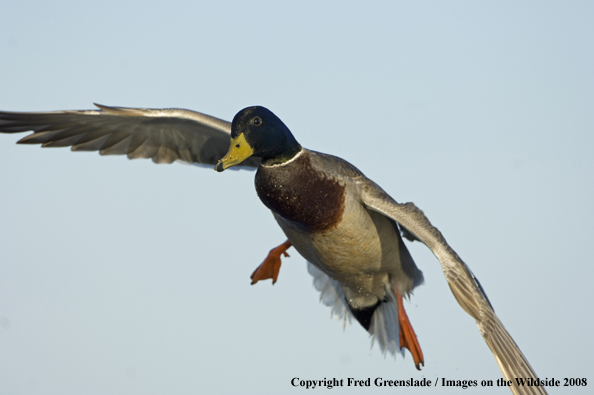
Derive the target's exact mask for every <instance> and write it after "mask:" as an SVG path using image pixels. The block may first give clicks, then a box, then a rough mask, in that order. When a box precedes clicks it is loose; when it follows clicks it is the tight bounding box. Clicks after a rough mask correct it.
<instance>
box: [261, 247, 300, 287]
mask: <svg viewBox="0 0 594 395" xmlns="http://www.w3.org/2000/svg"><path fill="white" fill-rule="evenodd" d="M292 245H293V244H292V243H291V242H290V241H289V240H287V241H285V242H284V243H283V244H281V245H279V246H278V247H275V248H273V249H272V250H270V252H269V253H268V256H267V257H266V259H264V262H262V264H261V265H260V266H258V268H257V269H256V270H254V272H253V273H252V276H251V277H250V278H251V279H252V285H254V284H255V283H257V282H258V281H260V280H266V279H268V278H271V279H272V284H274V283H275V282H276V280H277V279H278V272H279V271H280V267H281V255H284V256H286V257H288V256H289V254H287V250H288V249H289V248H290V247H291V246H292Z"/></svg>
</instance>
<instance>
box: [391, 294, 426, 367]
mask: <svg viewBox="0 0 594 395" xmlns="http://www.w3.org/2000/svg"><path fill="white" fill-rule="evenodd" d="M395 291H396V290H395ZM396 297H397V298H398V323H399V327H400V348H401V349H402V348H403V347H404V348H406V349H407V350H408V351H410V353H411V354H412V357H413V360H414V362H415V366H416V367H417V369H418V370H421V365H423V366H425V359H424V358H423V351H421V346H420V345H419V341H418V340H417V335H416V334H415V331H414V330H413V328H412V325H411V324H410V321H409V320H408V315H407V314H406V311H404V305H403V304H402V295H400V292H398V291H396Z"/></svg>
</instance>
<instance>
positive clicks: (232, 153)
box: [215, 133, 254, 172]
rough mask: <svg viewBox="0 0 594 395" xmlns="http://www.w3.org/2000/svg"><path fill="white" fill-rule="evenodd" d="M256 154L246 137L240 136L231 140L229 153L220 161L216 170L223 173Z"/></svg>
mask: <svg viewBox="0 0 594 395" xmlns="http://www.w3.org/2000/svg"><path fill="white" fill-rule="evenodd" d="M253 154H254V150H253V148H252V147H250V145H249V144H248V142H247V141H246V140H245V136H244V135H243V133H242V134H240V135H239V136H237V137H236V138H232V139H231V145H230V146H229V152H227V155H225V156H223V158H222V159H221V160H219V161H218V163H217V165H216V166H215V170H216V171H218V172H221V171H223V170H225V169H227V168H229V167H231V166H235V165H238V164H240V163H241V162H243V161H244V160H246V159H247V158H249V157H250V156H252V155H253Z"/></svg>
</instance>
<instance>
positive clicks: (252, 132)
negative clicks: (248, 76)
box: [215, 106, 301, 171]
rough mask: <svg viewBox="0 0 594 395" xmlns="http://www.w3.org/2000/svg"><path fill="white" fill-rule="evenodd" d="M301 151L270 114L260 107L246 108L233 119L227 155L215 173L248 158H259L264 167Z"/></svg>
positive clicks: (276, 119)
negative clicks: (264, 164)
mask: <svg viewBox="0 0 594 395" xmlns="http://www.w3.org/2000/svg"><path fill="white" fill-rule="evenodd" d="M300 150H301V146H300V145H299V143H298V142H297V140H295V137H293V135H292V134H291V131H290V130H289V128H287V126H285V124H284V123H283V121H281V120H280V119H279V118H278V117H277V116H276V115H274V114H273V113H272V111H270V110H269V109H267V108H264V107H260V106H254V107H248V108H244V109H243V110H241V111H240V112H238V113H237V115H235V118H233V123H232V124H231V146H230V147H229V152H227V155H225V156H224V157H223V158H222V159H221V160H220V161H219V163H217V165H216V166H215V170H216V171H223V170H225V169H227V168H229V167H231V166H235V165H238V164H240V163H241V162H243V161H244V160H246V159H247V158H249V157H250V156H257V157H260V158H262V160H263V162H265V163H267V164H274V163H283V162H285V161H287V160H289V159H291V158H293V157H294V156H295V155H297V153H298V152H299V151H300Z"/></svg>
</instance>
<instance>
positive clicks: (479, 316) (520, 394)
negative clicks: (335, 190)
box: [362, 180, 546, 395]
mask: <svg viewBox="0 0 594 395" xmlns="http://www.w3.org/2000/svg"><path fill="white" fill-rule="evenodd" d="M362 200H363V204H364V205H365V206H366V207H367V208H368V209H370V210H373V211H376V212H379V213H381V214H383V215H385V216H387V217H389V218H391V219H393V220H394V221H396V222H397V223H398V224H399V225H401V226H402V227H403V228H405V229H406V230H407V231H408V232H410V233H411V234H412V235H414V238H415V239H418V240H420V241H421V242H422V243H424V244H425V245H426V246H427V247H429V249H430V250H431V251H432V252H433V254H434V255H435V256H436V257H437V259H439V262H440V263H441V267H442V270H443V274H444V276H445V278H446V280H447V282H448V285H449V286H450V289H451V290H452V293H453V294H454V297H455V298H456V300H457V301H458V303H459V304H460V306H461V307H462V308H463V309H464V311H466V312H467V313H468V314H470V316H472V318H474V319H475V320H476V323H477V325H478V328H479V331H480V332H481V335H482V336H483V338H484V339H485V342H486V343H487V345H488V346H489V348H490V349H491V351H492V352H493V355H494V356H495V360H496V361H497V364H498V365H499V368H500V369H501V372H502V373H503V376H504V377H505V379H506V380H512V382H513V385H512V386H511V387H510V390H511V391H512V393H514V394H516V395H525V394H546V390H545V389H544V388H543V387H540V386H533V387H532V386H531V387H528V386H517V385H516V380H515V379H516V378H530V377H531V378H533V379H536V378H537V375H536V373H535V372H534V370H533V369H532V367H531V366H530V363H529V362H528V360H527V359H526V357H525V356H524V354H522V351H520V348H519V347H518V345H517V344H516V343H515V342H514V340H513V339H512V337H511V336H510V334H509V333H508V332H507V330H506V329H505V327H504V326H503V324H502V323H501V321H500V320H499V318H498V317H497V315H496V314H495V311H494V310H493V307H492V306H491V303H490V302H489V300H488V299H487V296H486V295H485V293H484V291H483V288H482V286H481V285H480V283H479V282H478V280H476V277H475V276H474V275H473V274H472V272H471V271H470V269H469V268H468V266H467V265H466V264H465V263H464V262H463V261H462V259H460V257H459V256H458V254H456V252H455V251H454V250H453V249H452V248H451V247H450V246H449V245H448V243H447V242H446V240H445V238H444V237H443V235H442V234H441V232H440V231H439V230H438V229H437V228H435V227H434V226H433V225H431V222H429V220H428V219H427V217H425V214H424V213H423V212H422V211H421V210H420V209H419V208H417V207H416V206H415V205H414V204H413V203H404V204H399V203H397V202H396V201H395V200H394V199H392V198H391V197H390V196H389V195H388V194H387V193H386V192H384V190H382V189H381V188H380V187H379V186H378V185H377V184H375V183H374V182H373V181H371V180H365V181H364V183H363V185H362Z"/></svg>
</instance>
